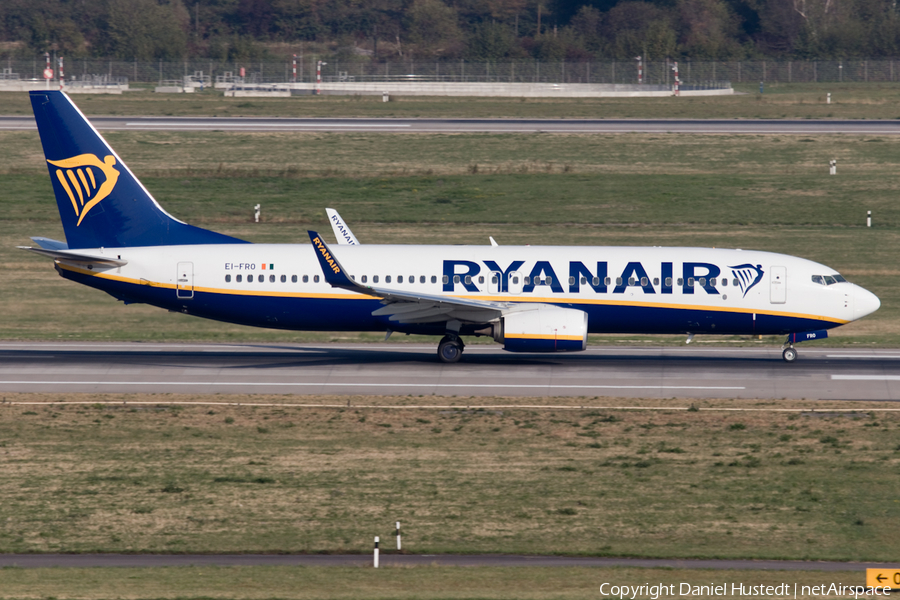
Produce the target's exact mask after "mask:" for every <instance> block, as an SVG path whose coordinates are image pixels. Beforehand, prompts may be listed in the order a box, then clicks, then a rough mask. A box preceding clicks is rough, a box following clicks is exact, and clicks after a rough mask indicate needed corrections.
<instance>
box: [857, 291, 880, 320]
mask: <svg viewBox="0 0 900 600" xmlns="http://www.w3.org/2000/svg"><path fill="white" fill-rule="evenodd" d="M880 307H881V300H879V299H878V296H876V295H875V294H873V293H872V292H870V291H869V290H867V289H864V288H861V287H859V286H856V289H855V290H853V320H856V319H862V318H863V317H865V316H866V315H871V314H872V313H873V312H875V311H876V310H878V309H879V308H880Z"/></svg>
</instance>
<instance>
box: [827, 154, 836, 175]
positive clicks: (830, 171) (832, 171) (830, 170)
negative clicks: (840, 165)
mask: <svg viewBox="0 0 900 600" xmlns="http://www.w3.org/2000/svg"><path fill="white" fill-rule="evenodd" d="M828 174H829V175H837V159H835V158H832V159H831V160H830V161H828Z"/></svg>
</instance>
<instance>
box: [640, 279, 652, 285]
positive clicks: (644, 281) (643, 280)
mask: <svg viewBox="0 0 900 600" xmlns="http://www.w3.org/2000/svg"><path fill="white" fill-rule="evenodd" d="M649 284H650V280H649V279H647V278H646V277H641V285H642V286H645V285H649Z"/></svg>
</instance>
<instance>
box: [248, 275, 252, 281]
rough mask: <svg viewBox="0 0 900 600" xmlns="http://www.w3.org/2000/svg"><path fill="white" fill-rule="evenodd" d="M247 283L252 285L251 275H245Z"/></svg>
mask: <svg viewBox="0 0 900 600" xmlns="http://www.w3.org/2000/svg"><path fill="white" fill-rule="evenodd" d="M247 283H253V275H247Z"/></svg>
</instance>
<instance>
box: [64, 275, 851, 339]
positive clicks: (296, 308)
mask: <svg viewBox="0 0 900 600" xmlns="http://www.w3.org/2000/svg"><path fill="white" fill-rule="evenodd" d="M57 269H58V270H59V271H60V274H61V275H62V276H63V277H65V278H66V279H71V280H72V281H76V282H78V283H82V284H84V285H87V286H90V287H93V288H97V289H99V290H103V291H105V292H107V293H109V294H110V295H112V296H114V297H116V298H118V299H120V300H124V301H126V302H134V303H145V304H151V305H153V306H158V307H160V308H165V309H168V310H174V311H178V312H186V313H188V314H191V315H194V316H198V317H204V318H208V319H215V320H219V321H226V322H229V323H237V324H240V325H249V326H255V327H269V328H272V329H289V330H298V331H303V330H308V331H385V330H386V329H392V330H394V331H398V332H402V333H417V334H425V335H432V334H433V335H439V334H443V332H444V325H443V323H434V324H414V325H402V324H400V323H396V322H393V321H389V320H388V318H387V317H386V316H384V317H373V316H372V314H371V313H372V311H374V310H376V309H378V308H380V307H381V306H383V305H382V304H381V301H380V300H379V299H377V298H371V299H366V298H346V299H344V298H321V297H310V296H301V295H297V296H268V295H258V296H253V295H241V294H223V293H214V292H203V291H197V290H196V289H195V290H194V297H193V298H191V299H179V298H177V297H176V294H175V290H174V289H172V288H163V287H153V286H150V285H139V284H135V283H129V282H124V281H118V280H113V279H105V278H101V277H97V276H95V275H87V274H84V273H79V272H77V271H72V270H69V269H65V268H60V267H57ZM558 305H559V306H563V307H566V308H576V309H579V310H583V311H585V312H586V313H587V314H588V330H589V332H590V333H634V334H639V333H655V334H670V333H671V334H675V333H685V332H692V333H713V334H726V335H756V334H759V335H773V334H787V333H791V332H797V331H812V330H817V329H831V328H832V327H837V326H839V325H842V324H843V323H838V322H833V321H825V320H821V319H815V318H802V317H795V316H782V315H767V314H759V313H757V314H756V316H755V319H754V315H753V314H752V313H748V312H736V311H735V312H730V311H722V310H705V309H703V308H696V309H687V308H667V307H660V306H637V305H627V304H596V303H584V304H581V303H578V302H573V301H571V299H570V301H567V302H561V303H558ZM478 328H480V326H474V325H473V326H464V327H463V329H462V331H461V332H462V333H464V334H465V333H470V332H471V331H474V330H475V329H478Z"/></svg>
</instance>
